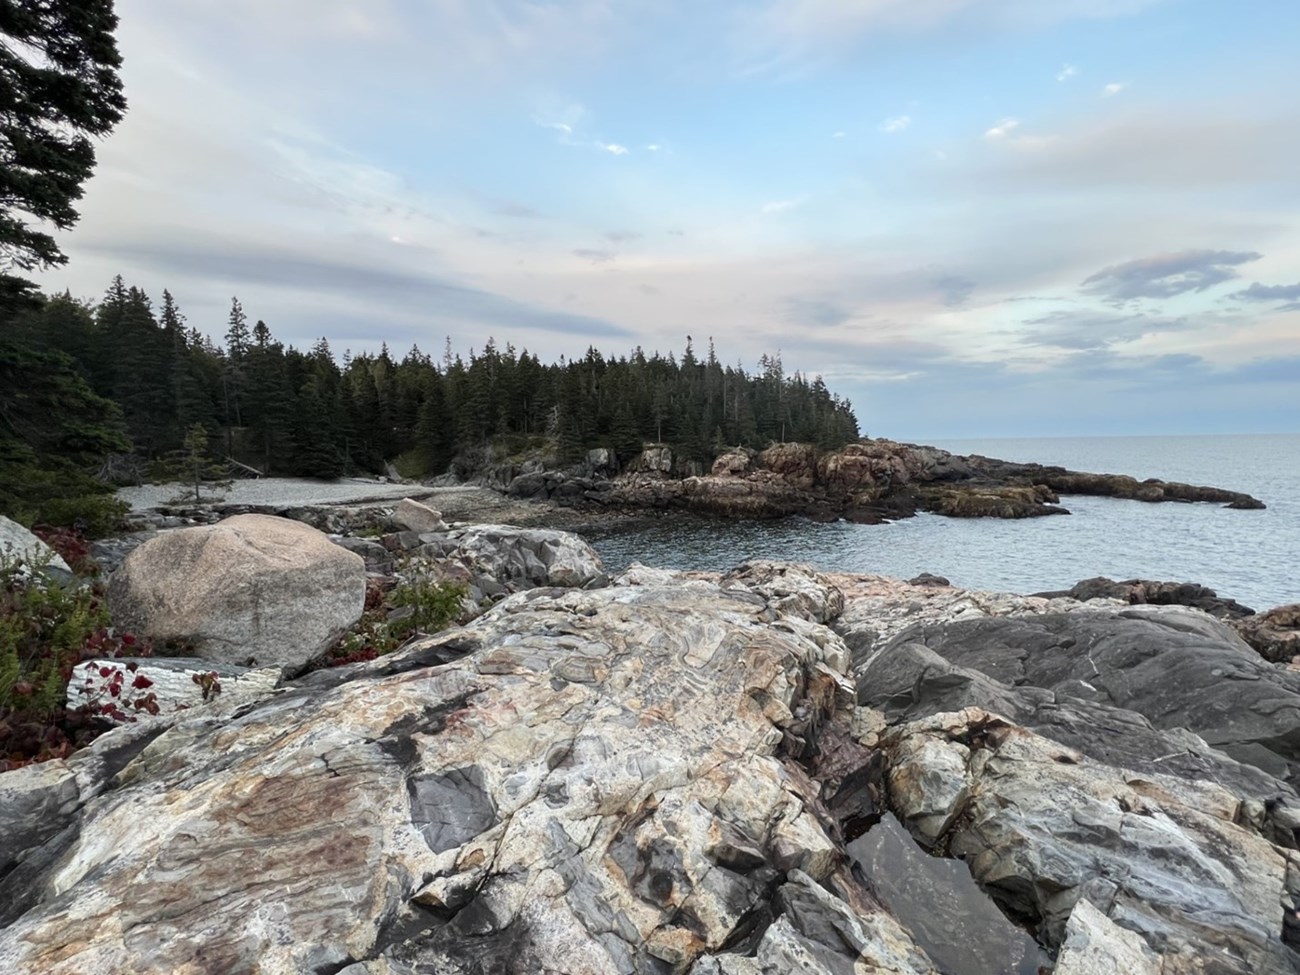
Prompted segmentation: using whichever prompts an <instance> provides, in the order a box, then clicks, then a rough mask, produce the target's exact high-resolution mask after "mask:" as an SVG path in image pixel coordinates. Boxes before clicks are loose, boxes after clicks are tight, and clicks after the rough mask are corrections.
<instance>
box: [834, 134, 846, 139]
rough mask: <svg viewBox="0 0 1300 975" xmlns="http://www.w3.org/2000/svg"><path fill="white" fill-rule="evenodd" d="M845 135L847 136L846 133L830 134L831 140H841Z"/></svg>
mask: <svg viewBox="0 0 1300 975" xmlns="http://www.w3.org/2000/svg"><path fill="white" fill-rule="evenodd" d="M846 135H848V133H847V132H832V133H831V138H832V139H843V138H844V137H845V136H846Z"/></svg>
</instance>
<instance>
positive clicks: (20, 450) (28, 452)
mask: <svg viewBox="0 0 1300 975" xmlns="http://www.w3.org/2000/svg"><path fill="white" fill-rule="evenodd" d="M130 446H131V445H130V442H129V441H128V440H127V438H126V436H125V435H124V433H123V430H122V423H121V413H120V411H119V409H118V407H117V406H116V405H115V404H114V403H112V402H110V401H109V400H106V399H104V398H102V397H100V396H97V395H96V394H95V393H93V392H92V391H91V390H90V388H89V387H88V386H87V385H86V382H85V380H84V379H83V378H82V376H81V373H80V372H79V370H78V368H77V366H76V364H75V363H74V362H73V360H71V359H70V358H68V357H67V356H65V355H63V354H62V353H59V352H51V351H44V350H41V349H38V348H36V347H35V346H33V345H28V344H26V343H20V342H13V341H9V340H0V514H4V515H7V516H8V517H10V518H13V519H14V520H15V521H19V522H22V523H24V524H27V525H32V524H36V523H45V524H50V525H74V524H78V523H79V522H80V523H83V527H84V529H85V530H86V531H87V532H89V533H91V534H104V533H106V532H107V531H111V530H112V529H113V528H114V527H116V522H117V521H119V520H120V518H121V515H122V514H123V513H125V511H126V506H125V505H122V504H120V503H119V502H117V501H116V500H114V499H113V498H112V496H111V490H112V489H111V488H109V487H108V486H107V485H105V484H102V483H100V482H99V481H97V480H95V478H94V477H92V476H91V473H92V472H93V470H94V469H95V468H96V467H97V466H98V463H99V461H100V460H101V459H102V458H103V457H104V456H105V455H106V454H111V453H115V452H120V451H126V450H130Z"/></svg>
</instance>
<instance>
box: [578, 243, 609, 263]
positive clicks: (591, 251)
mask: <svg viewBox="0 0 1300 975" xmlns="http://www.w3.org/2000/svg"><path fill="white" fill-rule="evenodd" d="M573 256H574V257H581V258H582V259H583V260H584V261H591V263H592V264H608V263H609V262H610V261H612V260H614V258H616V257H618V255H617V254H616V253H614V252H613V251H610V250H600V249H597V248H594V247H579V248H578V249H577V250H575V251H573Z"/></svg>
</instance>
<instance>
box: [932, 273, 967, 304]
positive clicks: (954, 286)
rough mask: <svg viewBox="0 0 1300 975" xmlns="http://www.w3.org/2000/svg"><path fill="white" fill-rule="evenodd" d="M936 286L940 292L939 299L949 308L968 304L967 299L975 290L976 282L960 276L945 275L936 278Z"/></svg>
mask: <svg viewBox="0 0 1300 975" xmlns="http://www.w3.org/2000/svg"><path fill="white" fill-rule="evenodd" d="M934 286H935V288H936V289H938V291H939V299H940V300H941V301H942V302H943V303H944V305H946V306H947V307H949V308H957V307H959V306H961V305H964V304H966V299H968V298H969V297H970V296H971V293H972V292H973V291H974V290H975V282H974V281H971V280H970V279H969V278H964V277H962V276H961V275H959V274H945V275H942V276H941V277H938V278H935V280H934Z"/></svg>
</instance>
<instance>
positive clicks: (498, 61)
mask: <svg viewBox="0 0 1300 975" xmlns="http://www.w3.org/2000/svg"><path fill="white" fill-rule="evenodd" d="M117 11H118V14H119V16H120V18H121V25H120V27H119V30H118V39H119V44H120V46H121V49H122V53H123V56H124V58H125V64H124V68H123V80H124V83H125V87H126V94H127V98H128V100H129V103H130V107H129V110H128V114H127V117H126V119H125V121H124V122H123V123H122V124H121V125H120V126H119V127H118V128H117V129H116V131H115V132H114V133H113V134H112V135H111V136H109V137H108V138H107V139H106V140H104V141H103V143H102V144H101V146H100V148H99V164H98V168H97V171H96V175H95V176H94V178H93V179H92V180H91V181H90V183H89V184H87V192H86V196H85V199H84V200H83V204H82V207H81V211H82V218H81V221H80V223H79V225H78V226H77V228H76V229H75V230H74V231H72V232H70V233H69V234H66V235H64V236H63V237H62V238H61V244H62V246H63V248H64V250H65V252H66V253H67V254H68V256H69V258H70V261H69V263H68V265H67V266H65V267H63V268H59V269H56V270H54V271H51V272H48V273H47V274H45V275H44V276H43V277H42V279H41V284H42V285H43V286H44V287H45V288H47V289H49V290H60V291H61V290H63V289H64V288H67V289H70V290H71V291H72V292H73V294H74V295H78V296H84V297H97V296H99V295H101V294H102V293H103V291H104V290H105V288H106V287H107V285H108V282H109V280H110V279H111V278H112V276H113V275H115V274H119V273H120V274H122V275H123V277H124V278H125V279H126V281H127V283H128V284H131V285H137V286H139V287H141V288H143V289H145V291H147V292H148V293H149V294H150V295H151V296H153V297H154V299H155V302H157V300H158V299H159V298H160V297H161V294H162V290H163V289H164V288H167V289H170V291H171V292H172V294H173V295H174V296H175V297H176V299H177V301H178V302H179V304H180V306H181V309H182V311H183V312H184V313H185V315H186V316H187V318H188V322H189V324H190V325H191V326H194V327H197V328H199V329H200V330H202V331H204V332H207V333H209V334H212V335H213V336H214V337H217V338H220V336H221V335H223V334H224V332H225V329H226V316H227V314H228V311H229V307H230V299H231V297H232V296H238V297H239V299H240V300H241V302H242V304H243V306H244V308H245V310H246V311H247V312H248V314H249V316H250V317H251V318H253V319H263V320H265V321H266V322H267V324H268V325H269V326H270V327H271V330H272V332H273V334H274V335H275V336H276V337H277V338H278V339H280V340H281V341H283V342H285V343H286V344H293V345H296V346H298V347H299V348H305V347H308V346H310V345H311V344H312V343H313V342H314V341H315V339H316V338H318V337H321V336H324V337H327V338H328V339H329V340H330V344H331V347H332V348H333V349H334V350H335V352H336V353H341V352H342V351H343V350H344V349H350V350H352V351H353V352H358V351H377V350H378V348H379V345H380V343H381V342H384V341H386V342H387V343H388V345H389V347H390V348H391V349H392V350H393V351H394V352H395V353H396V354H398V355H399V356H400V354H403V353H404V352H405V351H406V350H407V349H409V348H410V347H411V345H412V344H418V345H419V347H420V348H421V349H422V350H423V351H425V352H428V353H430V354H432V355H433V356H434V357H435V358H438V357H439V356H440V355H441V353H442V350H443V348H444V343H445V342H446V341H447V340H448V339H450V342H451V345H452V347H453V348H454V349H456V350H457V351H459V352H461V353H462V354H467V353H468V352H469V350H470V349H481V348H482V347H483V344H484V342H486V341H487V339H488V338H489V337H491V338H494V339H495V340H496V343H497V345H498V346H500V347H504V346H505V345H506V344H507V343H510V344H513V345H514V346H515V347H516V348H517V349H525V348H526V349H528V350H530V351H532V352H535V353H537V354H538V355H539V356H540V357H541V358H542V359H543V360H544V361H554V360H556V359H558V357H559V356H561V355H566V356H574V355H577V356H581V355H582V354H583V353H584V352H585V351H586V349H587V347H588V346H589V345H594V346H595V347H596V348H598V349H599V350H601V351H602V352H603V353H605V354H606V355H607V356H617V355H622V354H627V353H628V352H630V351H631V350H632V349H633V348H635V347H637V346H640V347H642V348H643V349H645V350H646V351H647V352H651V351H655V350H658V351H660V352H662V353H664V354H667V353H668V352H670V351H672V352H675V353H677V354H679V355H680V353H681V350H682V349H683V348H684V347H685V345H686V341H687V336H688V335H689V336H692V338H693V340H694V345H695V348H696V350H697V351H703V349H704V348H705V347H706V345H707V342H708V341H709V339H710V338H712V340H713V342H714V343H715V346H716V348H717V350H718V355H719V357H720V358H722V359H723V361H724V362H726V363H728V364H734V363H737V362H739V363H741V364H743V365H745V367H746V368H748V369H752V368H753V367H754V366H755V364H756V363H757V360H758V358H759V357H760V356H761V355H764V354H774V353H778V352H779V353H780V355H781V359H782V361H783V363H784V365H785V368H786V370H787V372H793V371H795V370H798V371H800V372H803V373H804V374H806V375H809V376H811V375H815V374H820V375H822V376H823V377H824V378H825V380H826V382H827V383H828V384H829V385H830V387H831V388H832V389H833V390H835V391H836V392H838V393H840V394H841V395H843V396H845V397H847V398H848V399H849V400H851V402H852V403H853V406H854V409H855V412H856V413H857V416H858V420H859V423H860V426H861V427H862V429H863V431H864V433H869V434H871V435H873V436H891V437H896V438H900V439H914V440H915V439H920V440H924V439H927V438H930V439H943V438H955V437H996V436H1067V435H1088V434H1175V433H1246V432H1282V431H1297V430H1300V163H1298V162H1297V161H1298V160H1300V101H1298V100H1297V99H1296V98H1295V93H1296V92H1297V91H1298V90H1300V58H1298V57H1296V54H1295V38H1297V37H1300V3H1294V2H1291V0H1235V2H1233V3H1231V4H1226V3H1223V2H1222V0H275V2H267V0H119V2H118V5H117Z"/></svg>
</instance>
